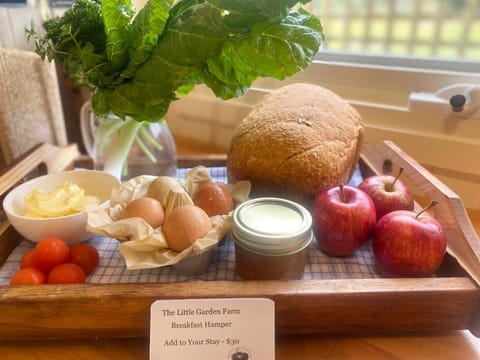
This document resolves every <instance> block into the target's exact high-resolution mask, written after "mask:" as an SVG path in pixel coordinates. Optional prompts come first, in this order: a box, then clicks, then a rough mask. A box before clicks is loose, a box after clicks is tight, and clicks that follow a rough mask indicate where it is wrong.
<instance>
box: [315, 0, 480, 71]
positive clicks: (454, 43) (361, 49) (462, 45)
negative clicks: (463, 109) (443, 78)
mask: <svg viewBox="0 0 480 360" xmlns="http://www.w3.org/2000/svg"><path fill="white" fill-rule="evenodd" d="M307 7H308V8H309V10H310V11H312V12H313V13H314V14H315V15H317V16H318V17H319V18H320V19H321V20H322V23H323V25H324V28H325V34H326V38H325V43H324V48H323V50H324V51H326V52H329V53H330V52H331V53H349V54H356V55H359V54H361V55H369V56H372V55H374V56H384V57H386V56H388V57H397V58H399V57H400V58H415V59H418V58H420V59H424V60H425V59H436V60H444V61H452V60H458V61H459V62H469V63H470V62H473V63H476V65H477V66H480V63H479V62H478V59H480V0H429V1H422V0H312V1H311V2H310V3H309V4H307ZM377 61H378V59H377ZM397 62H398V59H397ZM477 71H478V70H477Z"/></svg>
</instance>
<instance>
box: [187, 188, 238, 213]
mask: <svg viewBox="0 0 480 360" xmlns="http://www.w3.org/2000/svg"><path fill="white" fill-rule="evenodd" d="M192 200H193V203H194V204H195V205H196V206H198V207H200V208H202V209H203V210H205V212H206V213H207V214H208V216H214V215H226V214H228V213H229V212H230V211H232V210H233V208H234V203H233V199H232V195H231V194H230V192H229V191H228V189H227V188H226V187H225V186H224V185H222V184H219V183H208V184H205V185H202V186H201V187H200V188H199V189H198V190H197V192H196V193H195V194H193V198H192Z"/></svg>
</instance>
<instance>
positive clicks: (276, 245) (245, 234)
mask: <svg viewBox="0 0 480 360" xmlns="http://www.w3.org/2000/svg"><path fill="white" fill-rule="evenodd" d="M231 236H232V238H233V240H234V242H235V261H236V271H237V274H238V275H239V276H240V277H241V278H242V279H244V280H289V279H301V278H302V276H303V273H304V269H305V262H306V257H307V248H308V245H309V244H310V243H311V241H312V237H313V232H312V216H311V215H310V213H309V212H308V211H307V210H306V209H305V208H304V207H303V206H301V205H299V204H297V203H295V202H293V201H290V200H286V199H282V198H274V197H265V198H256V199H251V200H247V201H245V202H244V203H242V204H241V205H239V206H238V207H237V208H236V209H235V211H234V213H233V222H232V232H231Z"/></svg>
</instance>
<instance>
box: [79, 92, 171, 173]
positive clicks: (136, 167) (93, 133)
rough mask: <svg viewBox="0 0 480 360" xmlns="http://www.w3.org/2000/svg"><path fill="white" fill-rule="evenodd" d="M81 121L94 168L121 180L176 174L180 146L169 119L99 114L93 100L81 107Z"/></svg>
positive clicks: (84, 138) (86, 146)
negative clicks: (168, 123) (95, 110)
mask: <svg viewBox="0 0 480 360" xmlns="http://www.w3.org/2000/svg"><path fill="white" fill-rule="evenodd" d="M80 125H81V135H82V140H83V143H84V145H85V149H86V151H87V153H88V155H90V157H91V158H92V160H93V163H94V164H93V165H94V169H97V170H103V171H107V172H110V173H112V174H113V175H115V176H116V177H117V178H118V179H120V180H121V181H126V180H128V179H131V178H133V177H136V176H139V175H156V176H161V175H165V176H175V175H176V171H177V150H176V146H175V141H174V139H173V136H172V134H171V132H170V129H169V128H168V125H167V123H166V122H165V121H164V120H162V121H155V122H137V121H136V120H135V119H132V118H127V119H126V120H122V119H120V118H118V117H117V116H115V115H107V116H96V115H95V114H94V112H93V110H92V106H91V102H90V101H88V102H86V103H85V104H84V105H83V106H82V109H81V113H80Z"/></svg>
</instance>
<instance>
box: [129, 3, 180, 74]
mask: <svg viewBox="0 0 480 360" xmlns="http://www.w3.org/2000/svg"><path fill="white" fill-rule="evenodd" d="M172 3H173V0H150V1H148V2H147V3H146V4H145V6H144V7H143V8H142V9H141V10H140V11H139V12H138V14H137V15H136V16H135V19H134V21H133V24H132V30H133V34H134V40H133V50H132V52H131V55H130V62H129V64H128V66H127V68H126V69H125V70H123V72H122V74H121V76H122V77H124V78H130V77H132V76H133V75H134V74H135V71H136V69H137V67H138V66H139V65H141V64H142V63H144V62H145V61H146V60H147V59H148V58H149V57H150V55H151V54H152V52H153V50H154V49H155V47H156V46H157V42H158V37H159V36H160V34H161V33H162V32H163V29H164V28H165V24H166V22H167V19H168V11H169V9H170V7H171V6H172Z"/></svg>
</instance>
